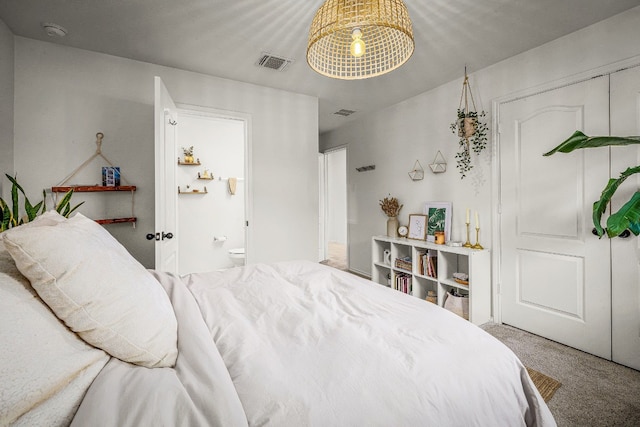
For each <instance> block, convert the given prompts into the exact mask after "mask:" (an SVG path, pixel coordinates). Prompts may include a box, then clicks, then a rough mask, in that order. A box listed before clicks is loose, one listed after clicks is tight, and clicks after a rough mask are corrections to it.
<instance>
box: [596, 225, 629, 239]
mask: <svg viewBox="0 0 640 427" xmlns="http://www.w3.org/2000/svg"><path fill="white" fill-rule="evenodd" d="M591 233H593V235H594V236H597V235H598V231H597V230H596V229H595V228H593V229H592V230H591ZM629 236H631V232H630V231H629V229H628V228H627V229H626V230H624V231H623V232H622V233H620V234H618V237H620V238H621V239H626V238H627V237H629Z"/></svg>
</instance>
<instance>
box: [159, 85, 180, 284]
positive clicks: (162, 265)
mask: <svg viewBox="0 0 640 427" xmlns="http://www.w3.org/2000/svg"><path fill="white" fill-rule="evenodd" d="M154 86H155V106H154V123H155V168H156V172H155V178H156V188H155V199H156V203H155V209H156V215H155V219H156V246H155V249H156V265H155V268H156V270H161V271H167V272H170V273H176V274H177V273H178V239H177V238H174V236H173V234H174V233H175V232H176V212H177V198H178V187H177V185H176V167H177V166H176V163H177V159H178V158H177V156H176V142H175V141H176V127H177V126H176V118H177V110H176V105H175V103H174V102H173V99H172V98H171V95H170V94H169V91H168V90H167V88H166V87H165V85H164V83H162V79H161V78H160V77H157V76H156V77H155V79H154Z"/></svg>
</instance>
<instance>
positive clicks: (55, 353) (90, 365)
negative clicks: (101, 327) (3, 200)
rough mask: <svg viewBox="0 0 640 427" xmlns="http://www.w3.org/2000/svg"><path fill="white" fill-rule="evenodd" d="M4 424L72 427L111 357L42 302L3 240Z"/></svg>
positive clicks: (0, 351)
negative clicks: (85, 339)
mask: <svg viewBox="0 0 640 427" xmlns="http://www.w3.org/2000/svg"><path fill="white" fill-rule="evenodd" d="M0 343H2V344H1V345H0V425H1V426H5V425H50V426H53V425H68V424H69V423H70V422H71V419H72V418H73V416H74V414H75V412H76V410H77V408H78V406H79V405H80V402H81V401H82V398H83V397H84V395H85V393H86V392H87V390H88V389H89V386H90V385H91V384H92V382H93V380H94V378H95V377H96V376H97V375H98V373H99V372H100V370H101V369H102V367H103V366H104V365H105V364H106V363H107V361H108V360H109V359H110V358H109V356H108V355H107V354H106V353H105V352H104V351H102V350H98V349H97V348H94V347H92V346H90V345H89V344H87V343H86V342H84V341H83V340H81V339H80V337H78V335H76V334H74V333H73V332H72V331H70V330H69V328H67V327H66V326H65V325H64V323H62V322H61V321H60V320H59V319H58V318H56V316H55V315H54V314H53V313H52V312H51V310H49V308H48V307H47V306H46V305H45V304H44V303H43V302H42V301H40V298H38V295H37V294H36V292H35V291H34V290H33V288H32V287H31V285H30V284H29V281H28V280H27V279H26V278H25V277H24V276H23V275H22V274H20V272H19V271H18V269H17V268H16V266H15V263H14V262H13V259H11V256H10V255H9V254H8V253H7V252H6V251H5V250H4V248H3V245H2V242H0Z"/></svg>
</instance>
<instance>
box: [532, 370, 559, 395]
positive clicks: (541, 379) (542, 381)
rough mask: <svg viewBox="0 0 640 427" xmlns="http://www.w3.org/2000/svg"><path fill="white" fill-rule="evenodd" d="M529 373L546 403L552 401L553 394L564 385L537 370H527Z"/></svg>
mask: <svg viewBox="0 0 640 427" xmlns="http://www.w3.org/2000/svg"><path fill="white" fill-rule="evenodd" d="M527 372H528V373H529V376H530V377H531V380H532V381H533V384H534V385H535V386H536V388H537V389H538V391H539V392H540V395H541V396H542V398H543V399H544V401H545V402H548V401H549V400H551V398H552V397H553V394H554V393H555V392H556V390H558V389H559V388H560V386H561V385H562V383H561V382H559V381H556V380H554V379H553V378H551V377H549V376H546V375H545V374H543V373H541V372H538V371H536V370H535V369H531V368H527Z"/></svg>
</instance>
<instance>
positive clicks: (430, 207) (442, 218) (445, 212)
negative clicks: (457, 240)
mask: <svg viewBox="0 0 640 427" xmlns="http://www.w3.org/2000/svg"><path fill="white" fill-rule="evenodd" d="M424 214H425V215H426V216H427V218H428V220H427V242H435V240H436V239H435V234H436V231H444V239H445V241H447V242H448V241H449V240H450V239H451V202H427V203H425V204H424Z"/></svg>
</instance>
